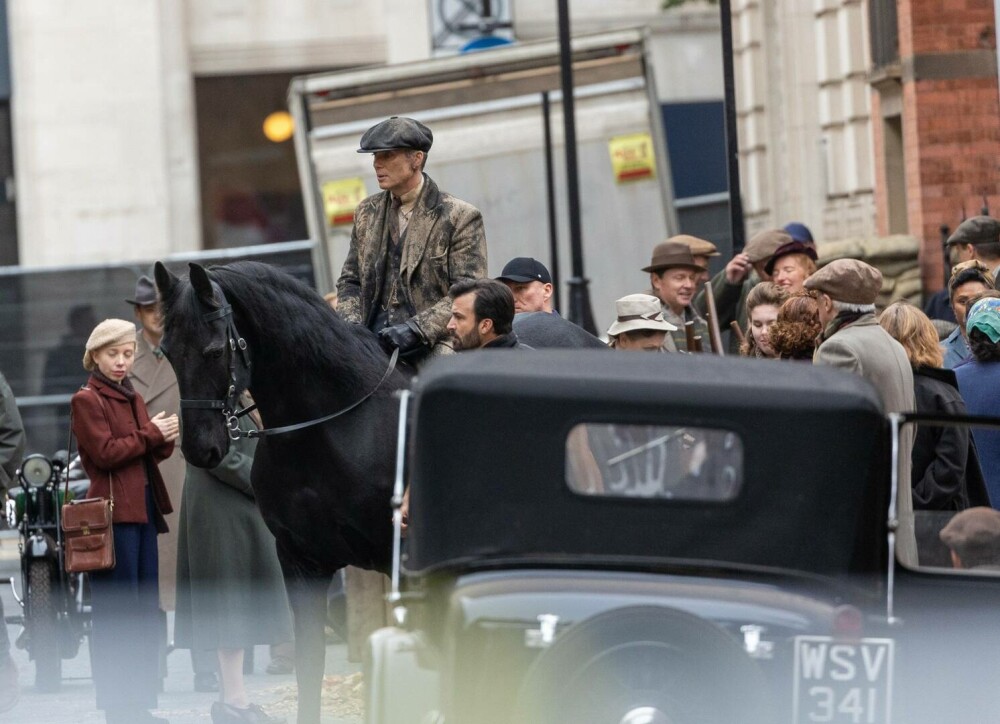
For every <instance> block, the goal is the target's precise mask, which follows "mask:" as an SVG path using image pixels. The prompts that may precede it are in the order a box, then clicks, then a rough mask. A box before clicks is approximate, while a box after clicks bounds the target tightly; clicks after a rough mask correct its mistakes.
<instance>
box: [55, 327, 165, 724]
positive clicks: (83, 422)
mask: <svg viewBox="0 0 1000 724" xmlns="http://www.w3.org/2000/svg"><path fill="white" fill-rule="evenodd" d="M134 357H135V325H134V324H133V323H132V322H128V321H125V320H122V319H106V320H104V321H103V322H101V323H100V324H98V325H97V326H96V327H95V328H94V331H93V332H91V334H90V339H88V340H87V350H86V353H85V354H84V356H83V366H84V369H86V370H87V371H89V372H90V379H89V380H88V381H87V384H86V386H84V387H83V388H81V389H80V391H79V392H77V393H76V394H75V395H73V400H72V403H71V407H72V415H73V417H72V419H73V432H74V433H75V434H76V438H77V441H78V445H79V449H80V460H81V462H82V463H83V467H84V469H85V470H86V471H87V474H88V475H89V476H90V490H89V491H88V493H87V494H88V496H89V497H98V496H100V497H110V498H112V499H113V500H114V511H113V514H112V515H113V520H114V538H115V567H114V568H113V569H111V570H109V571H100V572H94V573H91V574H90V588H91V604H92V611H93V631H92V633H91V638H90V645H91V650H92V660H93V662H94V665H93V668H94V671H93V676H94V686H95V688H96V690H97V708H98V709H104V711H105V716H106V718H107V722H108V724H119V723H120V724H136V723H141V722H165V721H166V720H165V719H161V718H159V717H154V716H153V715H152V714H150V712H149V710H150V709H153V708H155V707H156V699H157V693H158V691H159V656H158V641H159V628H160V616H159V604H158V600H159V593H158V590H157V573H158V559H157V554H156V535H157V533H163V532H165V531H166V523H165V521H164V519H163V516H164V514H166V513H169V512H171V510H172V507H171V505H170V498H169V497H168V495H167V489H166V487H165V486H164V484H163V478H161V477H160V471H159V469H158V468H157V463H158V462H159V461H160V460H163V459H164V458H166V457H168V456H169V455H170V453H171V452H172V451H173V449H174V440H176V439H177V436H178V434H179V424H178V420H177V416H176V415H170V416H169V417H168V416H166V414H165V413H163V412H160V413H158V414H156V415H154V416H153V417H152V418H150V416H149V413H148V412H147V410H146V404H145V403H144V402H143V400H142V397H141V396H140V395H139V394H138V393H136V392H135V390H134V389H133V388H132V383H131V382H130V381H129V379H128V372H129V370H130V369H131V367H132V361H133V359H134Z"/></svg>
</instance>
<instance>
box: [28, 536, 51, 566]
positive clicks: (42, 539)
mask: <svg viewBox="0 0 1000 724" xmlns="http://www.w3.org/2000/svg"><path fill="white" fill-rule="evenodd" d="M57 556H58V552H57V550H56V542H55V540H54V539H53V538H52V536H50V535H49V534H48V533H33V534H32V535H30V536H28V539H27V540H26V541H25V544H24V557H25V558H29V559H34V558H50V559H52V560H55V559H56V557H57Z"/></svg>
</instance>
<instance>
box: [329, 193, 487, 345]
mask: <svg viewBox="0 0 1000 724" xmlns="http://www.w3.org/2000/svg"><path fill="white" fill-rule="evenodd" d="M391 204H392V194H390V193H389V192H388V191H382V192H380V193H377V194H375V195H373V196H369V197H368V198H366V199H364V200H363V201H362V202H361V203H360V204H358V207H357V209H355V211H354V229H353V231H352V232H351V246H350V249H349V250H348V253H347V259H346V260H345V261H344V266H343V268H342V270H341V273H340V279H339V280H338V282H337V305H338V306H337V311H338V313H339V314H340V316H341V317H342V318H343V319H345V320H346V321H348V322H355V323H358V324H368V321H369V319H370V318H371V317H372V315H373V314H374V311H375V310H374V307H375V305H376V303H377V301H378V294H379V290H380V289H381V286H382V282H383V279H382V277H383V275H384V273H385V267H386V263H385V261H386V255H387V253H388V249H389V243H390V242H389V212H390V210H391ZM400 276H401V277H402V282H403V283H402V291H403V294H404V295H405V297H406V299H407V300H408V301H409V302H410V304H412V306H413V308H414V309H415V310H416V315H415V316H414V317H413V318H412V320H413V322H414V324H415V325H416V326H417V328H418V329H419V330H420V333H421V334H422V335H423V337H424V339H425V340H426V341H427V343H428V344H429V345H430V346H431V347H435V346H437V347H442V346H446V345H444V344H442V342H443V340H446V339H447V337H448V334H447V326H448V320H449V319H450V318H451V300H450V299H449V298H448V288H449V287H450V286H451V285H452V284H454V283H455V282H459V281H462V280H464V279H480V278H482V277H484V276H486V233H485V230H484V228H483V217H482V214H480V213H479V210H478V209H477V208H476V207H475V206H473V205H472V204H469V203H467V202H465V201H462V200H461V199H457V198H455V197H454V196H452V195H450V194H447V193H444V192H442V191H441V190H439V189H438V186H437V184H436V183H434V181H432V180H431V178H430V177H429V176H427V175H426V174H425V175H424V187H423V190H422V191H421V192H420V197H419V198H418V199H417V201H416V203H415V204H414V207H413V213H412V216H411V217H410V221H409V224H408V225H407V227H406V237H405V240H404V244H403V257H402V261H401V264H400ZM434 351H435V352H438V353H440V352H441V351H442V350H441V349H435V350H434Z"/></svg>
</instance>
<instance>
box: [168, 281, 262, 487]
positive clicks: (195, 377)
mask: <svg viewBox="0 0 1000 724" xmlns="http://www.w3.org/2000/svg"><path fill="white" fill-rule="evenodd" d="M190 267H191V272H190V275H189V277H188V279H179V278H178V277H176V276H174V275H173V274H172V273H171V272H170V271H169V270H168V269H167V268H166V267H165V266H164V265H163V264H162V263H160V262H157V263H156V267H155V276H156V286H157V288H158V289H159V291H160V298H161V299H162V302H163V339H162V342H161V344H160V349H161V350H162V351H163V353H164V354H165V355H166V357H167V359H168V360H169V361H170V364H171V365H172V366H173V368H174V372H175V373H176V375H177V385H178V388H179V390H180V395H181V424H182V430H183V435H182V439H183V442H182V445H181V447H182V449H183V450H184V456H185V457H186V458H187V460H188V461H189V462H190V463H191V464H193V465H196V466H198V467H203V468H211V467H215V466H216V465H218V464H219V462H220V461H221V460H222V458H223V456H224V455H225V454H226V452H227V450H228V449H229V433H228V430H227V417H228V416H230V415H232V413H233V412H234V411H235V410H236V407H237V401H238V398H239V395H240V393H242V392H243V390H245V389H246V388H247V386H248V384H249V382H250V358H249V351H248V350H247V349H246V343H245V342H244V340H243V338H242V337H240V335H239V332H238V331H237V330H236V325H235V323H234V320H233V312H232V308H231V307H230V306H229V303H228V301H227V300H226V297H225V295H224V294H223V292H222V289H221V288H220V287H219V285H218V284H217V283H215V282H213V281H212V280H211V278H210V277H209V275H208V272H207V271H205V269H204V268H202V267H201V266H199V265H198V264H191V265H190Z"/></svg>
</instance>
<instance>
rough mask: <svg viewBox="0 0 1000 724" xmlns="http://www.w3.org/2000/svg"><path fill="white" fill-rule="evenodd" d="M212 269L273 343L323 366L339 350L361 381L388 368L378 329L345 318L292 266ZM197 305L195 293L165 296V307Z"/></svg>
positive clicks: (192, 309) (189, 310)
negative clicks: (294, 272) (292, 270)
mask: <svg viewBox="0 0 1000 724" xmlns="http://www.w3.org/2000/svg"><path fill="white" fill-rule="evenodd" d="M208 272H209V277H210V278H211V279H212V280H213V281H215V282H216V283H217V284H218V285H219V286H220V287H221V288H222V291H223V293H225V295H226V298H227V299H228V300H229V303H230V304H232V305H233V306H234V308H236V309H238V310H241V311H242V313H243V315H244V316H246V317H248V318H249V319H250V320H252V323H253V326H254V327H256V328H257V329H258V330H260V332H261V335H260V336H261V337H262V338H266V339H267V342H268V344H271V343H273V344H275V345H281V346H282V347H283V348H284V349H286V350H288V352H289V354H290V355H294V356H295V357H296V358H297V359H299V360H300V361H301V362H302V363H303V364H306V365H308V366H312V367H313V368H314V369H315V370H323V369H324V368H327V367H328V363H329V361H330V359H331V358H333V357H334V356H335V357H336V358H337V359H338V367H342V368H343V369H344V370H345V374H346V376H347V377H348V378H351V377H353V378H354V380H355V381H357V382H362V381H364V382H367V381H369V380H371V379H372V378H373V377H374V379H376V380H377V379H378V377H379V376H380V375H381V373H382V372H383V371H384V366H383V360H384V359H385V354H384V352H382V351H381V348H380V347H379V344H378V341H377V338H376V337H375V335H374V334H372V333H371V332H369V331H368V330H367V329H361V328H357V325H353V324H348V323H347V322H344V321H343V320H342V319H341V318H340V317H339V316H338V315H337V313H336V312H335V311H334V310H333V309H332V308H331V307H330V305H329V304H327V302H326V301H325V300H324V299H323V298H322V297H321V296H320V295H319V294H318V293H317V292H316V291H315V290H314V289H312V288H311V287H309V286H308V285H306V284H304V283H303V282H301V281H299V280H298V279H296V278H295V277H293V276H291V275H290V274H288V273H287V272H284V271H282V270H280V269H278V268H276V267H273V266H271V265H270V264H264V263H261V262H256V261H238V262H233V263H231V264H226V265H224V266H215V267H211V268H209V269H208ZM185 283H186V284H190V282H188V281H187V280H185ZM198 305H199V302H198V300H197V297H196V295H195V294H191V293H187V294H176V295H173V298H172V299H170V300H165V301H164V311H165V312H166V314H168V315H170V314H171V313H173V312H174V311H177V312H181V313H184V314H185V315H188V314H192V315H193V314H200V312H199V311H198V309H199V306H198ZM258 344H259V343H258ZM302 371H305V370H302ZM344 381H346V380H344Z"/></svg>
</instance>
